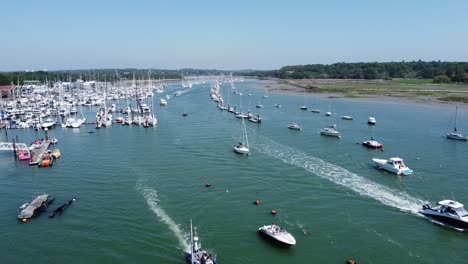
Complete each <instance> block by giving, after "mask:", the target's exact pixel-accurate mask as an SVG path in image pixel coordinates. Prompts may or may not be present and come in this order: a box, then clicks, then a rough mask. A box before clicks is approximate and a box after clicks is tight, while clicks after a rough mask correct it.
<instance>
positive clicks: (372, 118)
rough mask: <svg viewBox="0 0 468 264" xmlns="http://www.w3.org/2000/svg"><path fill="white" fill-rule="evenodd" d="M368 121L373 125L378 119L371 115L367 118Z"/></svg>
mask: <svg viewBox="0 0 468 264" xmlns="http://www.w3.org/2000/svg"><path fill="white" fill-rule="evenodd" d="M367 123H368V124H369V125H372V126H373V125H375V124H377V121H376V120H375V117H373V116H371V117H369V119H368V120H367Z"/></svg>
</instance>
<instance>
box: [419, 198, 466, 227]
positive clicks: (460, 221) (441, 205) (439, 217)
mask: <svg viewBox="0 0 468 264" xmlns="http://www.w3.org/2000/svg"><path fill="white" fill-rule="evenodd" d="M419 212H420V213H421V214H423V215H424V216H426V217H428V218H430V219H434V220H435V221H436V222H438V223H442V224H444V225H447V226H449V227H453V228H458V229H463V230H466V229H468V212H467V211H466V210H465V208H464V207H463V204H461V203H459V202H457V201H453V200H442V201H440V202H438V203H437V204H436V205H435V206H431V205H429V204H425V205H423V207H422V210H420V211H419Z"/></svg>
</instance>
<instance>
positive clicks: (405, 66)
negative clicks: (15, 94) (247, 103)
mask: <svg viewBox="0 0 468 264" xmlns="http://www.w3.org/2000/svg"><path fill="white" fill-rule="evenodd" d="M231 72H232V73H233V74H234V75H243V76H253V77H258V78H268V77H273V78H280V79H392V78H421V79H433V81H434V82H435V83H450V82H457V83H462V82H464V83H468V62H441V61H431V62H425V61H421V60H419V61H411V62H405V61H402V62H369V63H368V62H359V63H345V62H340V63H334V64H308V65H295V66H284V67H282V68H281V69H279V70H270V71H254V70H238V71H224V70H214V69H211V70H210V69H208V70H207V69H190V68H187V69H180V70H159V69H158V70H155V69H153V70H151V78H152V79H153V80H159V79H161V80H162V79H181V78H183V76H194V75H195V76H201V75H229V74H230V73H231ZM134 76H135V79H137V80H141V79H148V77H149V70H148V69H133V68H129V69H99V70H67V71H35V72H0V85H8V84H11V83H13V84H24V81H25V80H34V81H40V82H42V83H44V82H46V81H49V82H55V81H76V80H77V79H82V80H84V81H111V82H115V81H118V80H121V79H125V80H132V79H133V77H134Z"/></svg>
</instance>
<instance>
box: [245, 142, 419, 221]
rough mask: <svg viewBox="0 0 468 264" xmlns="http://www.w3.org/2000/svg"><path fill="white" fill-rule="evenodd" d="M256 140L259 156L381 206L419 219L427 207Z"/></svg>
mask: <svg viewBox="0 0 468 264" xmlns="http://www.w3.org/2000/svg"><path fill="white" fill-rule="evenodd" d="M253 140H254V142H252V143H253V144H252V147H253V148H255V149H256V150H257V151H258V152H260V153H263V154H266V155H268V156H271V157H274V158H277V159H279V160H281V161H283V162H285V163H288V164H291V165H294V166H297V167H300V168H303V169H305V170H306V171H308V172H311V173H313V174H315V175H317V176H319V177H321V178H324V179H327V180H329V181H331V182H333V183H336V184H338V185H341V186H343V187H345V188H348V189H351V190H352V191H354V192H357V193H359V194H360V195H363V196H367V197H370V198H372V199H374V200H377V201H379V202H381V203H382V204H385V205H388V206H392V207H395V208H398V209H400V210H403V211H407V212H412V213H414V214H418V215H419V213H418V211H419V209H420V208H421V206H422V205H423V204H425V203H426V202H425V201H423V200H421V199H418V198H415V197H413V196H411V195H409V194H407V193H405V192H402V191H398V190H393V189H391V188H388V187H386V186H383V185H380V184H378V183H375V182H372V181H370V180H368V179H366V178H364V177H362V176H359V175H357V174H355V173H353V172H350V171H348V170H346V169H344V168H342V167H340V166H337V165H334V164H331V163H328V162H326V161H324V160H321V159H319V158H316V157H313V156H310V155H307V154H306V153H304V152H301V151H299V150H297V149H293V148H290V147H287V146H283V145H281V144H279V143H277V142H275V141H273V140H271V139H268V138H266V137H263V136H260V135H258V134H257V135H256V137H255V138H253Z"/></svg>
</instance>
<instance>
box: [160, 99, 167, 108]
mask: <svg viewBox="0 0 468 264" xmlns="http://www.w3.org/2000/svg"><path fill="white" fill-rule="evenodd" d="M159 104H160V105H163V106H164V105H167V101H166V99H164V98H161V99H159Z"/></svg>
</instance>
